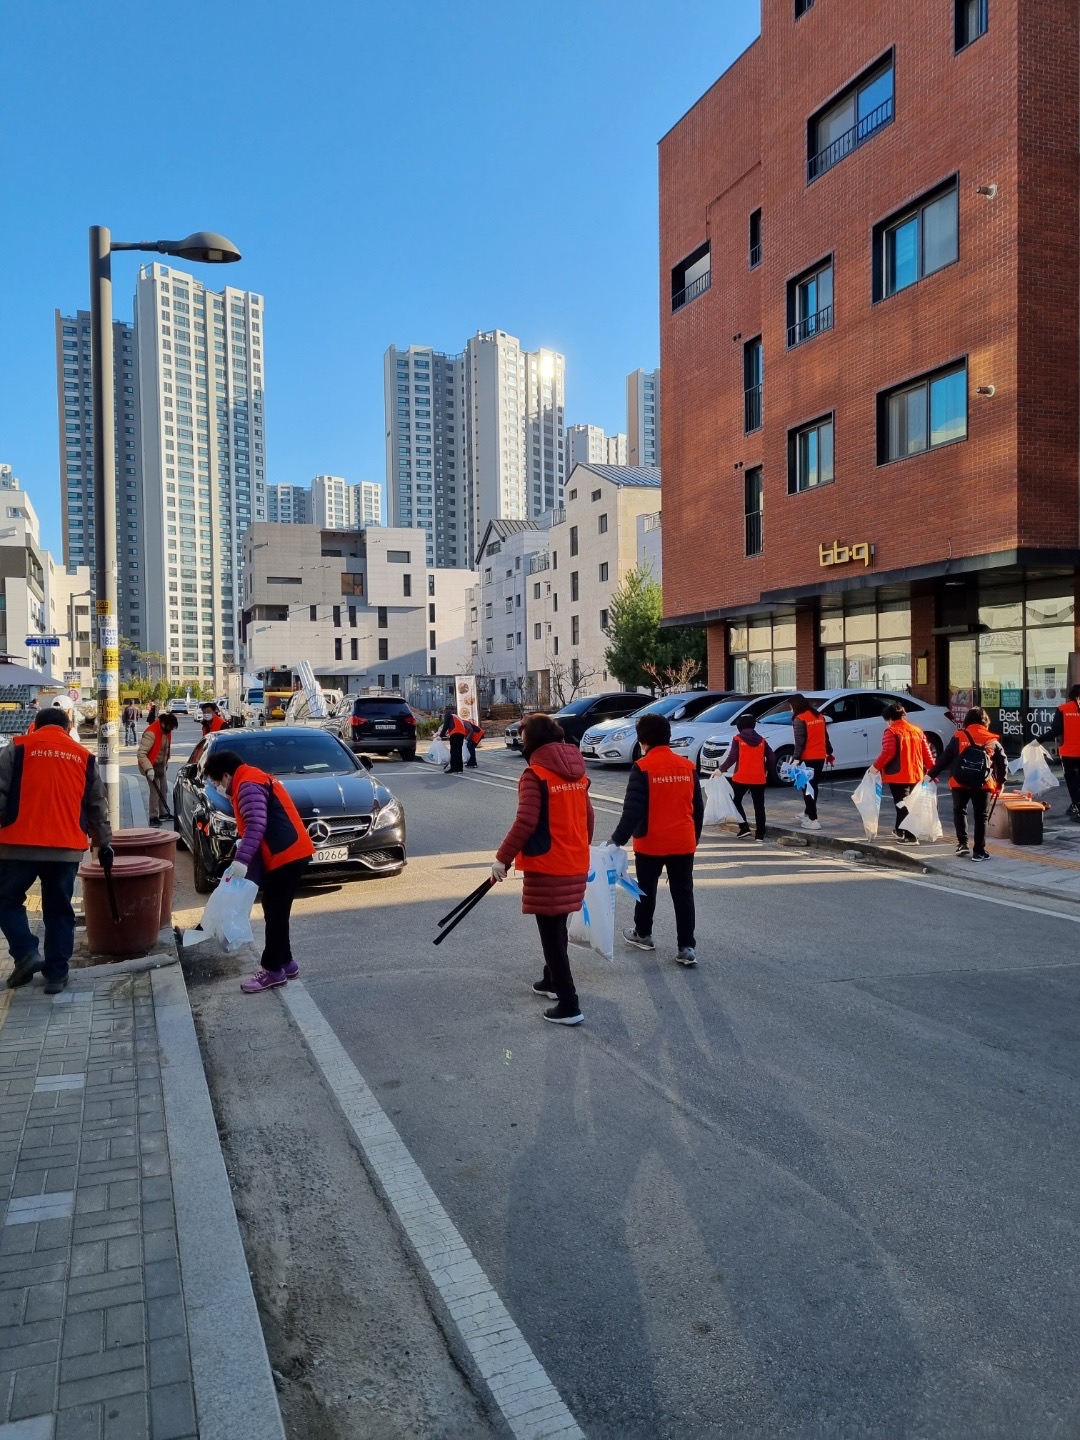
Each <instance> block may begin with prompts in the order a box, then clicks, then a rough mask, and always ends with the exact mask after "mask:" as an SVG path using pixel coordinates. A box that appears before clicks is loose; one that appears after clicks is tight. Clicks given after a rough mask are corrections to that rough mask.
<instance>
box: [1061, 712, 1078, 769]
mask: <svg viewBox="0 0 1080 1440" xmlns="http://www.w3.org/2000/svg"><path fill="white" fill-rule="evenodd" d="M1058 710H1059V711H1060V713H1061V723H1062V726H1063V727H1064V733H1063V735H1062V737H1061V744H1060V745H1059V746H1058V755H1059V757H1060V758H1061V759H1062V760H1080V700H1068V701H1066V703H1065V704H1064V705H1059V706H1058Z"/></svg>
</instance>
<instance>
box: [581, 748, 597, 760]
mask: <svg viewBox="0 0 1080 1440" xmlns="http://www.w3.org/2000/svg"><path fill="white" fill-rule="evenodd" d="M581 753H582V755H592V756H594V757H595V755H596V750H595V748H594V747H593V746H592V745H582V747H581Z"/></svg>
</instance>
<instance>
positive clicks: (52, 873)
mask: <svg viewBox="0 0 1080 1440" xmlns="http://www.w3.org/2000/svg"><path fill="white" fill-rule="evenodd" d="M71 718H72V712H69V711H66V710H62V709H60V708H59V707H58V706H49V707H48V708H47V709H42V710H39V711H38V713H37V715H36V716H35V718H34V724H33V728H32V729H31V730H30V732H29V733H28V734H26V735H17V736H16V737H15V738H14V739H13V740H12V742H11V744H10V745H8V746H6V747H5V749H3V750H2V751H0V931H3V935H4V939H5V940H6V941H7V944H8V949H9V950H10V951H11V956H12V959H13V960H14V961H15V968H14V970H13V971H12V972H11V974H10V975H9V976H8V978H7V983H8V987H9V989H12V990H14V989H16V988H17V987H18V986H20V985H25V984H27V982H28V981H30V980H32V979H33V977H34V975H35V973H36V972H37V971H38V970H41V971H42V972H43V974H44V979H45V993H46V994H47V995H58V994H59V993H60V991H61V990H63V988H64V986H65V985H66V984H67V977H68V964H69V962H70V960H71V952H72V950H73V949H74V946H75V912H74V910H73V909H72V907H71V896H72V893H73V891H74V888H75V877H76V874H77V873H78V869H79V861H80V860H81V859H82V858H83V855H84V853H85V851H86V848H87V845H88V843H89V842H88V840H87V836H89V837H90V839H91V840H93V843H94V844H95V845H96V846H97V847H98V858H99V860H101V861H102V863H103V864H111V863H112V859H113V853H112V830H111V828H110V826H109V802H108V800H107V799H106V795H105V787H104V785H102V783H101V776H100V774H99V773H98V769H97V764H96V762H95V760H94V757H93V756H92V755H91V754H90V752H89V751H88V750H87V749H86V748H85V746H83V745H80V744H79V742H78V740H77V739H76V738H75V736H73V735H72V734H71V731H70V726H71ZM35 880H40V881H41V914H42V920H43V922H44V927H45V950H44V959H42V958H41V955H40V953H39V950H38V941H37V938H36V936H35V935H34V934H33V932H32V931H31V929H30V926H29V923H28V922H27V918H26V892H27V891H28V890H29V889H30V886H31V885H32V884H33V883H34V881H35Z"/></svg>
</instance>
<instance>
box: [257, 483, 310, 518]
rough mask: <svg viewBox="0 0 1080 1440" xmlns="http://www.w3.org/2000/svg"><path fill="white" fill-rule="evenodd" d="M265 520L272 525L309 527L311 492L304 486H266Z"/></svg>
mask: <svg viewBox="0 0 1080 1440" xmlns="http://www.w3.org/2000/svg"><path fill="white" fill-rule="evenodd" d="M266 518H267V520H269V521H270V523H271V524H272V525H310V524H311V523H312V517H311V491H310V490H309V489H308V488H307V486H306V485H289V484H281V485H267V487H266Z"/></svg>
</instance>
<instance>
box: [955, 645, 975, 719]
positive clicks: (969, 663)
mask: <svg viewBox="0 0 1080 1440" xmlns="http://www.w3.org/2000/svg"><path fill="white" fill-rule="evenodd" d="M974 704H975V639H974V637H971V638H970V639H969V638H968V637H967V636H964V637H962V638H959V637H958V638H956V639H952V640H950V641H949V715H950V717H951V718H952V720H953V723H954V724H956V725H960V724H962V723H963V719H964V716H965V715H966V714H967V712H968V711H969V710H970V709H971V707H972V706H973V705H974Z"/></svg>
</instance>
